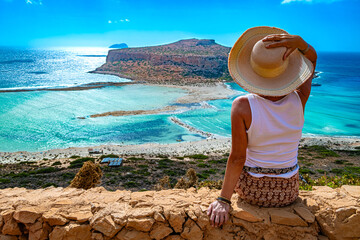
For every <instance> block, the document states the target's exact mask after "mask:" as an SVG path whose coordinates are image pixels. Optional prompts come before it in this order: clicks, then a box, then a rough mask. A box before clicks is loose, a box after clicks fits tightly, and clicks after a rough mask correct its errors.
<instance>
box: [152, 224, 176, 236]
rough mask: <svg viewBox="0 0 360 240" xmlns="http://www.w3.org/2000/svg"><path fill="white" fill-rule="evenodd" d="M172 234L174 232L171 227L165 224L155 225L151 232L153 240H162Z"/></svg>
mask: <svg viewBox="0 0 360 240" xmlns="http://www.w3.org/2000/svg"><path fill="white" fill-rule="evenodd" d="M172 232H173V230H172V229H171V228H170V227H169V226H167V225H165V224H163V223H155V224H154V227H153V228H152V230H151V232H150V237H151V238H152V239H156V240H160V239H163V238H165V237H167V236H168V235H169V234H170V233H172Z"/></svg>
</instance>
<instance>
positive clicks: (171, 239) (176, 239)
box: [165, 235, 195, 240]
mask: <svg viewBox="0 0 360 240" xmlns="http://www.w3.org/2000/svg"><path fill="white" fill-rule="evenodd" d="M183 239H184V238H182V237H181V236H179V235H170V236H167V237H166V238H165V240H183ZM194 240H195V239H194Z"/></svg>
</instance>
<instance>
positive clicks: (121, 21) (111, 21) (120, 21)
mask: <svg viewBox="0 0 360 240" xmlns="http://www.w3.org/2000/svg"><path fill="white" fill-rule="evenodd" d="M124 22H130V20H129V19H127V18H125V19H120V20H109V21H108V23H114V24H116V23H124Z"/></svg>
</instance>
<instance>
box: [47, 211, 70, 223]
mask: <svg viewBox="0 0 360 240" xmlns="http://www.w3.org/2000/svg"><path fill="white" fill-rule="evenodd" d="M58 210H59V209H57V208H52V209H50V210H49V211H48V212H45V213H44V214H43V215H42V218H43V219H44V221H45V222H47V223H49V225H50V226H55V225H59V226H61V225H65V224H66V223H67V222H68V221H69V220H67V219H66V218H64V217H63V216H61V215H60V214H58Z"/></svg>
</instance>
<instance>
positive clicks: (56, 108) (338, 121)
mask: <svg viewBox="0 0 360 240" xmlns="http://www.w3.org/2000/svg"><path fill="white" fill-rule="evenodd" d="M106 53H107V49H70V50H69V49H61V50H34V49H32V50H31V49H0V88H5V89H9V88H42V87H48V86H51V87H61V86H73V85H81V84H86V83H92V82H121V81H129V80H127V79H121V78H118V77H115V76H110V75H101V74H90V73H87V72H88V71H90V70H94V69H95V68H96V67H98V66H100V65H101V64H103V63H104V62H105V55H106ZM317 71H321V72H322V73H321V74H320V77H319V78H317V79H315V80H314V82H316V83H319V84H321V86H319V87H313V89H312V94H311V97H310V99H309V101H308V104H307V106H306V111H305V126H304V129H303V133H304V135H327V136H360V128H359V126H360V125H359V123H360V120H359V119H360V101H359V100H360V95H359V92H360V91H359V90H360V54H345V53H319V59H318V66H317ZM228 85H229V87H231V88H233V89H235V90H237V91H238V94H236V95H235V96H232V97H230V98H229V99H223V100H213V101H208V104H210V105H211V106H212V107H211V108H201V106H200V104H185V106H187V107H189V111H183V112H178V113H168V114H158V115H141V116H120V117H112V116H109V117H100V118H88V117H87V116H89V115H91V114H96V113H103V112H108V111H117V110H150V109H156V108H161V107H164V106H166V105H171V104H175V100H176V99H177V98H178V97H181V96H184V94H185V91H184V90H182V89H178V88H166V87H157V86H146V85H125V86H121V87H105V88H102V89H89V90H84V91H34V92H11V93H10V92H9V93H0V151H19V150H27V151H41V150H46V149H52V148H66V147H71V146H93V145H100V144H141V143H148V142H158V143H173V142H177V141H178V140H182V141H194V140H201V139H204V137H203V136H200V135H199V134H196V133H192V132H189V131H188V130H187V129H185V128H183V127H180V126H178V125H176V124H174V123H173V122H171V121H170V119H169V118H170V117H172V116H176V117H177V118H179V119H180V120H181V121H183V122H184V123H186V124H189V125H191V126H193V127H196V128H198V129H200V130H202V131H206V132H210V133H214V134H216V135H219V136H225V137H230V136H231V125H230V109H231V104H232V101H233V99H235V98H236V97H237V96H239V95H244V94H246V93H245V91H243V90H242V89H241V88H240V87H239V86H238V85H237V84H235V83H229V84H228ZM78 117H85V119H78Z"/></svg>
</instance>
